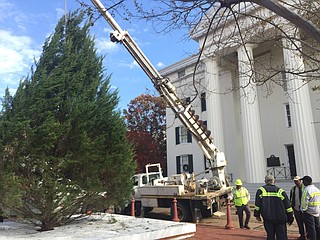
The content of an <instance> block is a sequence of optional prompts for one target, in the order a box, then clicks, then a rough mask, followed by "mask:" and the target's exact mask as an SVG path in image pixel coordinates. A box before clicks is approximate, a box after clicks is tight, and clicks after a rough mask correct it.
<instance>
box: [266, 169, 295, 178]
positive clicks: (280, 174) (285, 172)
mask: <svg viewBox="0 0 320 240" xmlns="http://www.w3.org/2000/svg"><path fill="white" fill-rule="evenodd" d="M267 174H271V175H273V176H274V178H275V179H291V173H290V168H288V167H271V168H268V169H267Z"/></svg>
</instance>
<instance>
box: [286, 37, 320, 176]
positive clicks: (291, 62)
mask: <svg viewBox="0 0 320 240" xmlns="http://www.w3.org/2000/svg"><path fill="white" fill-rule="evenodd" d="M282 43H283V55H284V65H285V70H286V81H287V89H288V94H289V96H290V97H289V106H290V113H291V122H292V133H293V145H294V154H295V161H296V169H297V174H298V175H301V176H304V175H310V176H311V177H312V179H313V181H315V182H319V181H320V171H319V169H320V168H319V167H320V164H319V149H318V146H317V140H316V135H315V129H314V125H313V122H314V120H313V116H312V108H311V100H310V93H309V85H308V84H307V83H306V82H305V81H304V80H305V79H304V77H303V76H302V75H301V74H295V73H297V72H303V71H304V69H305V67H304V62H303V57H302V56H301V54H300V52H299V51H296V50H294V49H295V48H296V46H297V47H299V48H300V49H301V43H300V42H298V41H295V43H294V44H295V46H294V44H293V43H292V40H288V39H287V38H283V39H282Z"/></svg>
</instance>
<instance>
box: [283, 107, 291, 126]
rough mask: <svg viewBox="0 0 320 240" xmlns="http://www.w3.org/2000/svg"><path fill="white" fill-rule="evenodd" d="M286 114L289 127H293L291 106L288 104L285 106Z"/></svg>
mask: <svg viewBox="0 0 320 240" xmlns="http://www.w3.org/2000/svg"><path fill="white" fill-rule="evenodd" d="M284 106H285V114H286V119H287V127H288V128H290V127H291V115H290V106H289V103H286V104H285V105H284Z"/></svg>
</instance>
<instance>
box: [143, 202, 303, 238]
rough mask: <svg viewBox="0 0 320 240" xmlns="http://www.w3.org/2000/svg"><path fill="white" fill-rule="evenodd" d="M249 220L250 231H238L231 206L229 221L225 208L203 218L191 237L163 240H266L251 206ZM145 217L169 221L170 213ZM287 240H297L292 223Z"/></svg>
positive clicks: (234, 213)
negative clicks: (229, 227)
mask: <svg viewBox="0 0 320 240" xmlns="http://www.w3.org/2000/svg"><path fill="white" fill-rule="evenodd" d="M250 209H251V218H250V222H249V226H250V228H251V229H250V230H248V229H240V228H239V223H238V216H237V215H236V210H235V207H234V206H231V208H230V213H231V221H230V220H229V223H228V221H227V212H226V208H225V207H224V208H222V209H221V212H219V213H218V214H216V215H214V216H212V217H210V218H203V219H201V220H200V222H199V223H197V224H196V232H195V233H192V234H191V235H190V234H189V235H185V236H183V237H181V236H180V237H178V238H173V237H170V238H163V239H189V240H207V239H208V240H209V239H210V240H211V239H215V240H231V239H232V240H235V239H236V240H238V239H239V240H251V239H252V240H258V239H266V238H267V235H266V232H265V230H264V227H263V223H262V222H258V221H257V220H256V219H255V218H254V217H253V205H251V206H250ZM145 217H147V218H148V217H151V218H158V219H162V220H170V212H169V211H168V210H167V209H155V210H153V212H151V213H148V215H147V216H145ZM227 223H228V226H230V225H232V226H233V227H234V228H232V229H227V228H226V225H227ZM287 232H288V240H293V239H297V238H298V237H299V232H298V226H297V224H296V222H294V223H293V224H292V225H291V226H288V229H287Z"/></svg>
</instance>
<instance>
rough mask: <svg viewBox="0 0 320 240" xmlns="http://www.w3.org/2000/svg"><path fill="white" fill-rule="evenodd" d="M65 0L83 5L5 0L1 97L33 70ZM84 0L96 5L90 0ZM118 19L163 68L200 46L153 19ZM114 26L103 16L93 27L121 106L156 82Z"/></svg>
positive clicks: (0, 12) (0, 10) (0, 9)
mask: <svg viewBox="0 0 320 240" xmlns="http://www.w3.org/2000/svg"><path fill="white" fill-rule="evenodd" d="M144 1H146V2H149V0H144ZM65 2H66V7H67V11H70V10H75V9H77V8H78V7H80V5H79V3H77V2H76V0H46V1H43V0H24V1H22V0H0V96H3V94H4V90H5V88H6V87H8V88H9V89H10V92H11V94H14V93H15V90H16V88H17V86H18V84H19V81H20V80H21V79H23V78H24V77H25V76H27V75H28V73H29V72H30V68H31V65H32V63H33V62H34V60H35V59H38V58H39V56H40V54H41V52H42V46H43V44H44V41H45V39H46V38H47V37H48V36H49V35H50V34H52V33H53V32H54V27H55V26H56V24H57V22H58V20H59V19H60V18H61V17H62V16H63V14H64V7H65ZM84 2H86V3H87V4H91V3H90V1H89V0H85V1H84ZM115 19H116V21H117V22H118V23H119V25H120V26H121V27H122V29H124V30H127V31H128V32H129V33H130V35H131V36H132V37H133V39H134V40H135V41H136V42H137V43H138V45H139V47H140V48H141V49H142V50H143V52H144V53H145V55H146V56H147V57H148V58H149V60H150V61H151V62H152V64H153V65H154V66H155V67H156V68H158V69H161V68H163V67H165V66H168V65H170V64H173V63H175V62H177V61H180V60H182V59H184V58H186V57H188V56H189V55H190V54H192V53H195V51H196V49H197V44H196V43H195V42H194V41H189V42H186V41H185V40H183V36H184V35H185V34H186V31H180V32H179V31H176V32H172V33H171V34H166V35H165V34H159V33H155V32H154V30H153V29H152V28H151V23H150V22H149V23H148V22H142V21H139V22H138V21H137V22H135V20H131V22H128V21H123V20H121V19H120V17H119V18H117V16H115ZM110 31H111V28H110V27H109V25H108V24H107V22H106V21H105V20H104V19H103V18H100V19H99V20H98V21H97V22H96V23H95V25H94V26H93V28H92V30H91V32H92V35H95V36H96V47H97V49H98V53H99V54H102V55H105V56H106V57H105V62H104V67H105V69H106V73H107V74H112V78H111V84H112V86H114V87H115V88H118V89H119V96H120V99H121V102H120V105H119V107H120V108H121V109H122V108H125V107H126V106H127V104H128V103H129V102H130V100H132V99H134V98H135V97H137V96H139V95H140V94H142V93H145V92H146V89H147V88H148V89H150V90H153V86H152V84H151V82H150V80H149V79H148V78H147V76H146V75H145V74H144V72H143V71H142V70H141V69H140V68H139V66H138V65H137V64H136V63H135V61H134V59H133V58H132V57H131V55H129V53H127V51H126V49H125V48H124V47H123V46H122V45H119V44H114V43H111V42H110V40H109V33H110Z"/></svg>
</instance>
